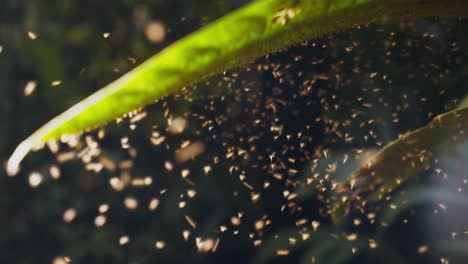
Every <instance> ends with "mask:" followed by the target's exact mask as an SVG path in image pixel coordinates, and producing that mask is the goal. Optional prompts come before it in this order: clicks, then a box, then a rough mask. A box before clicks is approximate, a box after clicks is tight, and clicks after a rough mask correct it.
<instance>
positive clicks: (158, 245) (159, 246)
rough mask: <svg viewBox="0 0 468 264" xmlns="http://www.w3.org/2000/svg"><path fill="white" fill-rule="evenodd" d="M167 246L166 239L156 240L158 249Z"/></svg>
mask: <svg viewBox="0 0 468 264" xmlns="http://www.w3.org/2000/svg"><path fill="white" fill-rule="evenodd" d="M165 247H166V242H164V241H156V243H154V248H156V249H159V250H162V249H164V248H165Z"/></svg>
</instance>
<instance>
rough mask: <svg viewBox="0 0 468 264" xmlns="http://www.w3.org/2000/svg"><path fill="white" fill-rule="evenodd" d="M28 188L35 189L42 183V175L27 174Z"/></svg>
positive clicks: (35, 173) (37, 173)
mask: <svg viewBox="0 0 468 264" xmlns="http://www.w3.org/2000/svg"><path fill="white" fill-rule="evenodd" d="M28 180H29V186H31V187H32V188H36V187H38V186H39V185H40V184H41V183H42V180H43V178H42V174H40V173H39V172H33V173H31V174H29V179H28Z"/></svg>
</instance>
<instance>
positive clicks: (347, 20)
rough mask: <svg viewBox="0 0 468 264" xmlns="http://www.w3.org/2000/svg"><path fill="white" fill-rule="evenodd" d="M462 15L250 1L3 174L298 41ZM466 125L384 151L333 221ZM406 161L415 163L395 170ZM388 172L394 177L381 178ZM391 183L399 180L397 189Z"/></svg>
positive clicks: (151, 63) (399, 5)
mask: <svg viewBox="0 0 468 264" xmlns="http://www.w3.org/2000/svg"><path fill="white" fill-rule="evenodd" d="M467 14H468V2H466V1H462V0H450V1H434V0H426V1H416V0H414V1H412V0H406V1H403V0H389V1H384V0H355V1H348V0H334V1H326V0H315V1H314V0H288V1H280V0H263V1H256V2H254V3H252V4H250V5H248V6H246V7H244V8H242V9H240V10H238V11H235V12H233V13H232V14H229V15H227V16H225V17H224V18H221V19H220V20H218V21H216V22H214V23H212V24H210V25H208V26H206V27H204V28H202V29H201V30H199V31H197V32H195V33H193V34H191V35H189V36H188V37H186V38H184V39H182V40H180V41H178V42H176V43H174V44H173V45H171V46H170V47H168V48H166V49H165V50H163V51H162V52H160V53H159V54H156V55H155V56H154V57H152V58H150V59H149V60H147V61H146V62H144V63H143V64H141V65H140V66H138V67H136V68H135V69H133V70H131V71H130V72H128V73H127V74H125V75H124V76H122V77H121V78H119V79H117V80H116V81H114V82H112V83H111V84H109V85H108V86H106V87H104V88H103V89H101V90H100V91H98V92H97V93H95V94H93V95H91V96H89V97H88V98H86V99H85V100H83V101H82V102H80V103H78V104H77V105H75V106H73V107H71V108H70V109H69V110H67V111H66V112H64V113H63V114H61V115H59V116H58V117H56V118H54V119H53V120H51V121H50V122H49V123H47V124H46V125H44V126H43V127H42V128H40V129H39V130H38V131H37V132H35V133H34V134H33V135H31V136H30V137H29V138H28V139H26V140H25V141H24V142H22V143H21V144H20V145H19V146H18V148H17V149H16V150H15V152H14V153H13V155H12V157H11V158H10V160H9V161H8V165H7V172H8V174H10V175H14V174H16V173H17V171H18V167H19V163H20V162H21V160H22V159H23V158H24V156H25V155H26V154H27V153H28V152H29V151H30V149H32V148H34V147H36V146H38V145H41V144H43V143H44V142H47V141H48V140H53V139H58V138H60V137H61V136H63V135H68V134H73V133H78V132H81V131H84V130H87V129H93V128H96V127H98V126H101V125H103V124H105V123H107V122H110V121H111V120H113V119H115V118H117V117H120V116H122V115H124V114H126V113H128V112H131V111H134V110H138V109H140V108H141V107H143V106H145V105H147V104H150V103H152V102H154V101H155V100H157V99H160V98H162V97H164V96H166V95H168V94H170V93H173V92H175V91H177V90H178V89H180V88H182V87H186V86H189V85H193V84H196V83H198V82H200V81H202V80H205V79H206V78H208V77H210V76H213V75H216V74H220V73H222V72H223V71H225V70H228V69H231V68H233V67H238V66H242V65H244V64H246V63H248V62H250V61H252V60H253V59H256V58H259V57H261V56H264V55H266V54H269V53H271V52H275V51H278V50H280V49H282V48H286V47H289V46H292V45H295V44H298V43H301V42H303V41H305V40H309V39H311V38H314V37H318V36H322V35H324V34H327V33H331V32H336V31H339V30H344V29H347V28H351V27H353V26H354V25H356V24H367V23H370V22H374V21H378V20H382V19H400V18H405V17H418V16H444V17H466V16H467ZM467 123H468V108H466V107H465V108H460V109H457V110H454V111H452V112H449V113H446V114H444V115H441V116H439V117H437V118H436V119H435V120H434V121H433V122H432V123H430V124H429V125H428V126H426V127H424V128H421V129H419V130H416V131H414V132H411V133H409V134H408V135H406V136H403V137H402V138H401V139H399V140H397V141H395V142H394V143H391V144H389V145H388V146H387V147H385V148H384V149H383V150H382V151H381V152H379V153H378V154H377V155H376V156H375V157H373V158H371V159H370V160H369V162H367V163H365V164H364V165H363V167H362V168H361V169H359V170H358V171H356V172H355V173H354V174H353V175H352V177H351V178H350V179H349V180H348V182H346V184H343V185H342V186H341V187H340V188H339V189H338V191H339V193H343V192H345V191H346V192H351V194H350V195H351V196H352V197H351V198H349V199H348V202H347V203H341V202H337V203H336V204H335V210H334V214H333V215H334V217H335V219H336V220H337V221H338V220H339V219H340V217H343V215H344V213H345V212H347V210H348V209H347V208H345V206H347V205H348V204H349V203H350V201H353V198H354V197H355V196H356V195H358V193H357V192H355V193H353V191H354V189H353V188H351V189H349V187H350V186H357V187H359V188H361V187H364V186H363V185H368V187H367V188H368V190H369V192H368V194H367V195H368V196H367V198H369V199H370V200H377V199H379V198H381V197H382V195H383V194H385V193H387V192H390V191H391V190H393V189H394V187H395V186H397V184H400V183H401V182H403V181H404V180H407V179H409V178H411V176H413V175H416V174H417V173H418V172H419V171H421V170H422V169H423V168H424V167H425V166H427V164H429V163H430V161H431V159H430V157H432V156H435V155H437V154H438V153H439V152H440V151H441V150H445V149H447V148H450V147H452V146H454V145H455V143H450V144H447V143H446V142H443V141H441V138H449V139H453V137H454V136H456V137H457V138H456V140H457V141H461V140H462V139H464V137H466V135H467V133H462V131H464V129H466V124H467ZM436 143H437V144H436ZM441 146H443V148H441ZM405 154H412V158H415V159H416V160H418V161H419V162H414V161H409V160H406V161H404V162H401V157H402V156H405ZM388 166H392V168H396V167H398V169H393V170H388ZM395 175H399V176H398V182H397V181H396V180H397V179H396V176H395ZM363 179H365V180H363ZM355 184H357V185H355Z"/></svg>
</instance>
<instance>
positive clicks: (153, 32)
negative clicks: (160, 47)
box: [145, 20, 166, 44]
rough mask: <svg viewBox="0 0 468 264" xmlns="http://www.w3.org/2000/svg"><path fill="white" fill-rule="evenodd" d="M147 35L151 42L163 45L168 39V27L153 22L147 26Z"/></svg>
mask: <svg viewBox="0 0 468 264" xmlns="http://www.w3.org/2000/svg"><path fill="white" fill-rule="evenodd" d="M145 35H146V38H148V40H149V42H151V43H153V44H158V43H161V42H163V41H164V39H165V38H166V26H165V25H164V24H163V23H162V22H160V21H156V20H153V21H151V22H150V23H148V25H146V29H145Z"/></svg>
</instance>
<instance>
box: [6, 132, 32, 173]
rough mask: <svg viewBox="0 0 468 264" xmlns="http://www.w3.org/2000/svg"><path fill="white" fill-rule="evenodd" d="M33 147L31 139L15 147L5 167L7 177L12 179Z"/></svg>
mask: <svg viewBox="0 0 468 264" xmlns="http://www.w3.org/2000/svg"><path fill="white" fill-rule="evenodd" d="M33 147H34V141H33V140H31V138H28V139H26V140H25V141H23V142H21V144H19V145H18V147H16V149H15V151H13V154H12V155H11V157H10V158H9V159H8V162H7V165H6V172H7V175H8V176H10V177H13V176H16V174H18V172H19V168H20V163H21V161H22V160H23V159H24V157H25V156H26V155H27V154H28V153H29V151H30V150H31V149H32V148H33Z"/></svg>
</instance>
